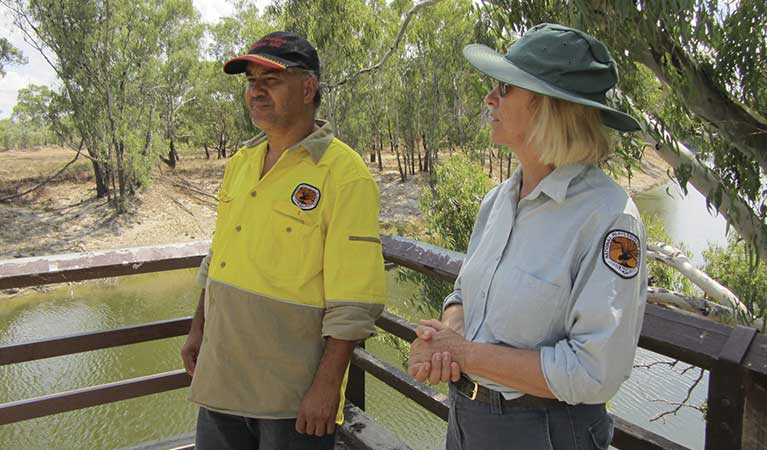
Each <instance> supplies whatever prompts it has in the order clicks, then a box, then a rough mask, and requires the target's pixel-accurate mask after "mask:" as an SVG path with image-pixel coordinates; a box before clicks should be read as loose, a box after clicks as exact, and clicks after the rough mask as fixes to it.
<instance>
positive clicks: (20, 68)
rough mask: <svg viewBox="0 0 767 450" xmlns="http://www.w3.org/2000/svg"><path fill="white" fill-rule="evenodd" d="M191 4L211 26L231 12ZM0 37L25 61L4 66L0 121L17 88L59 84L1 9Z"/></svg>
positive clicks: (215, 0) (208, 3)
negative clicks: (14, 48) (24, 62)
mask: <svg viewBox="0 0 767 450" xmlns="http://www.w3.org/2000/svg"><path fill="white" fill-rule="evenodd" d="M251 1H255V3H256V5H257V6H258V9H259V10H261V11H263V8H264V6H266V5H268V4H269V3H271V0H251ZM192 3H193V4H194V7H195V8H197V10H198V11H199V12H200V15H201V16H202V20H203V21H204V22H208V23H215V22H217V21H218V20H219V19H220V18H221V17H225V16H228V15H230V14H231V13H232V11H233V10H234V8H233V7H232V4H231V3H230V2H224V1H221V0H192ZM0 37H4V38H6V39H8V40H9V41H10V42H11V44H13V46H14V47H16V48H18V49H19V50H21V52H22V53H23V54H24V56H25V57H26V58H27V59H28V60H29V62H28V63H27V64H24V65H12V66H8V67H6V68H5V69H6V75H5V77H4V78H0V119H6V118H8V117H10V116H11V113H12V112H13V106H14V105H15V104H16V94H17V93H18V91H19V89H22V88H24V87H26V86H28V85H30V84H37V85H47V86H51V87H58V85H59V84H58V79H57V78H56V73H55V72H54V71H53V69H52V68H51V67H50V66H49V65H48V63H47V62H46V61H45V59H44V58H43V56H42V55H40V52H38V51H37V50H36V49H35V48H34V47H32V46H31V45H29V44H27V43H26V42H25V41H24V35H23V33H22V32H21V31H19V30H18V29H17V28H16V27H15V26H14V25H13V20H12V18H11V17H10V13H9V12H8V11H7V10H5V9H4V8H2V7H0Z"/></svg>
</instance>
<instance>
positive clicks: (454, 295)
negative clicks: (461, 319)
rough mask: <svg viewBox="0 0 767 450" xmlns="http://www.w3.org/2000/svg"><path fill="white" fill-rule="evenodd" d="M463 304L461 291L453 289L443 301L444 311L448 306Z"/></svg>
mask: <svg viewBox="0 0 767 450" xmlns="http://www.w3.org/2000/svg"><path fill="white" fill-rule="evenodd" d="M452 305H463V298H461V291H453V292H451V293H450V295H448V296H447V297H445V301H444V302H443V303H442V311H444V310H446V309H447V307H448V306H452Z"/></svg>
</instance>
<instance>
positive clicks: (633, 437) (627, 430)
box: [610, 414, 690, 450]
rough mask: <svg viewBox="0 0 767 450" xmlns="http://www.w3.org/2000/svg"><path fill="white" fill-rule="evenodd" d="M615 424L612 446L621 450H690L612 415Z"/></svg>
mask: <svg viewBox="0 0 767 450" xmlns="http://www.w3.org/2000/svg"><path fill="white" fill-rule="evenodd" d="M610 416H611V417H612V418H613V421H614V422H615V434H614V435H613V442H612V444H611V445H612V446H613V447H615V448H618V449H620V450H690V449H689V448H687V447H685V446H682V445H679V444H677V443H676V442H673V441H670V440H668V439H666V438H664V437H663V436H660V435H657V434H655V433H653V432H652V431H648V430H646V429H644V428H642V427H640V426H639V425H634V424H633V423H631V422H628V421H626V420H623V419H621V418H620V417H618V416H615V415H613V414H610Z"/></svg>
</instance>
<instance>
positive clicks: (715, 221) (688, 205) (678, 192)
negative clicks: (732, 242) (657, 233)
mask: <svg viewBox="0 0 767 450" xmlns="http://www.w3.org/2000/svg"><path fill="white" fill-rule="evenodd" d="M634 202H635V203H636V204H637V207H638V208H639V210H640V211H641V212H642V215H645V216H647V215H651V214H656V215H658V216H659V217H660V218H661V220H662V221H663V225H664V226H665V228H666V232H667V233H668V234H669V236H671V239H673V240H674V242H675V243H677V244H678V243H680V242H683V243H684V244H685V245H686V246H687V248H689V249H690V251H692V255H693V256H692V261H693V263H695V264H698V265H700V264H701V263H702V262H703V258H702V256H701V255H702V253H703V250H705V249H706V248H707V247H708V244H709V243H712V244H716V245H719V246H722V247H726V246H727V237H726V231H727V220H726V219H725V218H724V216H721V215H714V214H716V210H713V209H712V212H709V211H708V210H707V209H706V197H705V196H704V195H703V194H701V193H700V192H698V191H696V190H695V189H694V188H693V187H692V186H689V189H688V193H687V195H684V193H683V192H682V188H680V187H679V185H678V184H676V183H674V182H668V183H666V184H665V185H663V186H661V187H659V188H657V189H653V190H652V191H649V192H646V193H643V194H639V195H637V196H635V197H634Z"/></svg>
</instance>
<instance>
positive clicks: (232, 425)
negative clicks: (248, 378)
mask: <svg viewBox="0 0 767 450" xmlns="http://www.w3.org/2000/svg"><path fill="white" fill-rule="evenodd" d="M335 445H336V436H335V433H334V434H332V435H325V436H323V437H317V436H310V435H308V434H301V433H299V432H297V431H296V419H253V418H251V417H242V416H233V415H230V414H223V413H219V412H215V411H211V410H209V409H205V408H200V411H199V413H198V415H197V433H196V435H195V447H194V448H195V450H333V448H335Z"/></svg>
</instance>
